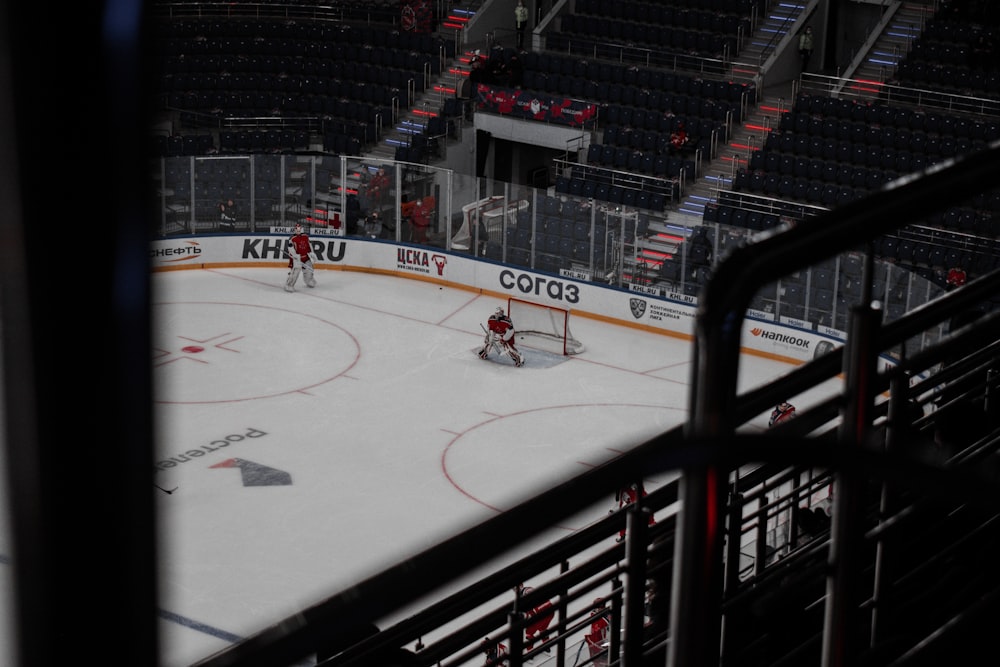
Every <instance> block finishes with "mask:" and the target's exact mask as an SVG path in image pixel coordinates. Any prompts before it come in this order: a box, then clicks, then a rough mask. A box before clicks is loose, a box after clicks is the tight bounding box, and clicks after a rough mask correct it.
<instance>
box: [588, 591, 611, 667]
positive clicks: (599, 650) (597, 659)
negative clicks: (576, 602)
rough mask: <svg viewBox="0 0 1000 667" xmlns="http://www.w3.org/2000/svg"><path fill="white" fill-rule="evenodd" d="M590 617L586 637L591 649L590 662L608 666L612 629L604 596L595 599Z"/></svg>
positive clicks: (604, 666)
mask: <svg viewBox="0 0 1000 667" xmlns="http://www.w3.org/2000/svg"><path fill="white" fill-rule="evenodd" d="M590 619H591V620H590V632H588V633H587V634H586V635H585V637H584V639H586V641H587V650H588V651H590V664H592V665H594V667H607V665H608V633H609V632H610V630H611V622H610V621H609V620H608V609H607V607H606V606H605V605H604V600H603V599H602V598H597V599H596V600H594V609H593V611H591V612H590Z"/></svg>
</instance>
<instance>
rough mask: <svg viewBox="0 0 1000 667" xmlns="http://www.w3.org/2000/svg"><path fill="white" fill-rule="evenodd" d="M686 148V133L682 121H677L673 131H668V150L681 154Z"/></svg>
mask: <svg viewBox="0 0 1000 667" xmlns="http://www.w3.org/2000/svg"><path fill="white" fill-rule="evenodd" d="M687 148H688V133H687V128H686V127H685V125H684V121H678V122H677V125H676V126H675V127H674V131H673V132H671V133H670V152H671V153H674V154H676V155H683V154H684V152H685V151H686V150H687Z"/></svg>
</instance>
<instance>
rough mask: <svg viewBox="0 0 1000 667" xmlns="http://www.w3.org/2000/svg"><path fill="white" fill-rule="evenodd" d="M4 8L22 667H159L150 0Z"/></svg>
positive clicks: (15, 561) (15, 560) (12, 443)
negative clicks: (79, 666)
mask: <svg viewBox="0 0 1000 667" xmlns="http://www.w3.org/2000/svg"><path fill="white" fill-rule="evenodd" d="M3 12H4V16H3V18H4V19H5V20H4V21H3V22H2V23H3V25H4V26H5V30H7V32H8V35H6V36H5V37H8V38H9V40H7V41H5V42H4V43H5V44H7V43H9V44H10V53H9V55H10V59H9V63H10V71H11V73H12V75H11V77H10V78H9V79H6V78H5V79H4V85H5V87H6V88H7V89H6V90H4V92H3V95H4V99H5V100H10V103H11V104H12V105H13V107H14V112H15V118H14V127H15V130H16V138H15V141H12V142H11V144H9V146H13V147H16V150H17V151H18V159H17V165H16V168H12V169H11V170H10V171H9V172H7V175H9V176H11V181H10V182H16V183H17V184H18V187H19V189H20V196H19V197H18V199H20V200H21V201H22V202H24V204H25V205H24V210H23V217H22V220H21V226H22V228H23V238H24V251H25V255H24V272H25V275H24V279H25V286H26V289H27V297H28V299H27V311H26V312H25V313H24V315H25V317H24V319H22V320H20V321H17V322H14V321H11V322H8V321H7V319H6V318H5V319H4V329H5V330H6V329H7V328H8V327H14V326H16V327H18V328H19V330H20V331H21V332H23V334H24V335H27V336H30V341H31V348H30V349H23V350H20V351H18V353H19V354H23V355H24V356H23V358H21V359H19V360H18V362H17V372H18V374H19V375H20V377H19V378H18V384H17V385H16V386H10V385H8V386H7V388H6V390H5V392H4V393H5V395H6V398H5V400H9V399H10V398H11V397H12V395H13V394H14V393H15V392H16V393H22V392H23V393H24V395H23V396H18V397H17V398H16V400H17V401H18V402H21V404H22V405H23V406H27V407H29V409H31V410H33V413H26V414H24V415H19V416H18V419H19V420H21V419H24V420H25V421H24V422H21V423H19V424H18V428H17V431H16V432H12V433H11V434H10V440H9V441H8V446H9V447H10V448H11V450H12V452H14V455H13V456H12V457H11V458H10V463H11V470H10V485H9V487H8V488H10V489H11V493H12V497H13V508H12V509H13V513H14V516H13V519H12V524H13V533H14V542H15V544H14V546H13V554H12V559H11V560H12V567H13V568H14V572H15V577H14V578H15V580H16V582H17V591H16V598H17V599H16V603H17V604H16V614H17V625H16V627H17V629H18V650H19V653H20V659H19V662H18V664H19V666H20V667H49V666H51V665H69V664H73V663H75V662H78V661H79V660H80V655H81V654H83V653H86V652H87V650H88V648H89V647H92V646H93V645H94V638H95V637H99V636H105V635H106V634H107V631H108V628H115V636H116V639H115V642H114V647H113V648H111V649H109V650H108V651H106V652H105V653H106V655H102V657H101V658H100V661H101V662H102V663H104V664H107V665H112V666H114V665H123V666H124V665H129V666H131V667H145V666H150V667H152V666H154V665H156V664H158V658H159V655H158V654H159V650H158V641H157V633H156V628H157V616H156V611H157V610H156V564H155V529H156V516H155V497H154V494H159V493H160V492H159V491H157V490H156V489H155V487H154V486H153V481H152V470H153V467H152V466H153V433H152V430H153V429H152V396H151V394H152V391H151V381H150V373H151V371H150V366H151V363H150V342H151V341H150V330H149V302H150V298H149V292H148V290H149V268H148V255H149V238H148V231H149V229H150V228H151V225H152V224H153V222H154V221H153V220H151V219H150V217H151V216H150V215H149V209H150V207H149V201H150V195H151V192H150V188H149V183H147V182H146V181H147V179H146V178H145V174H146V173H147V172H146V170H147V168H148V162H149V161H148V156H147V154H146V153H145V151H144V150H143V148H144V147H145V146H147V145H148V142H147V136H148V135H147V130H148V125H147V122H146V121H147V118H146V116H147V113H146V112H147V110H148V104H147V102H148V100H147V95H146V91H145V89H144V86H145V85H146V83H147V82H150V81H153V80H155V77H153V76H150V72H148V71H143V68H144V67H146V66H148V64H149V62H148V60H147V57H148V56H149V55H150V54H149V53H148V52H144V49H148V48H149V47H148V44H149V42H148V41H147V40H145V39H143V36H142V32H143V25H142V24H143V19H144V15H143V4H142V3H141V2H139V1H138V0H115V1H114V2H98V3H71V4H67V5H60V6H59V7H58V11H57V13H58V18H57V19H56V18H55V17H54V15H53V13H54V12H56V8H54V7H52V6H50V5H46V4H40V3H29V2H24V3H5V4H4V9H3ZM40 40H42V41H44V42H45V43H46V44H48V45H49V46H48V47H47V48H39V45H40V43H41V42H40ZM4 55H5V56H6V55H7V54H4ZM68 71H71V72H72V78H73V80H75V81H78V82H79V85H81V86H83V87H84V88H83V90H84V92H85V95H83V96H82V97H81V98H80V103H79V104H77V103H71V104H63V103H59V102H58V101H57V100H55V99H54V98H53V97H52V96H51V95H48V94H46V93H44V92H40V91H44V90H48V89H50V88H51V87H52V86H55V85H62V84H61V83H59V82H62V83H65V81H66V76H67V72H68ZM82 100H85V102H83V101H82ZM5 145H7V144H6V142H5ZM7 166H11V165H7ZM14 174H16V176H14ZM60 174H68V176H65V177H59V175H60ZM5 180H6V176H5ZM86 237H90V238H91V239H99V245H100V252H97V253H90V252H87V251H85V250H82V249H83V248H84V247H86V246H87V245H88V242H87V241H85V238H86ZM70 248H76V249H77V250H79V252H77V251H71V250H69V249H70ZM0 300H4V301H6V295H4V298H3V299H0ZM72 300H82V301H83V302H84V303H85V304H86V305H85V308H86V316H85V317H82V318H80V317H75V316H73V315H72V311H67V310H66V308H68V304H69V302H70V301H72ZM5 352H8V351H7V350H5ZM9 352H13V350H9ZM5 366H6V363H5ZM5 370H6V369H5ZM5 381H7V380H5ZM28 420H31V421H33V424H32V423H29V422H28Z"/></svg>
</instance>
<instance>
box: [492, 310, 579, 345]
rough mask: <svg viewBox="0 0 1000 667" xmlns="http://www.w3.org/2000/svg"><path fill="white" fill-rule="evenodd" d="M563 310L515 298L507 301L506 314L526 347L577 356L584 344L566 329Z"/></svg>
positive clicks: (567, 317)
mask: <svg viewBox="0 0 1000 667" xmlns="http://www.w3.org/2000/svg"><path fill="white" fill-rule="evenodd" d="M569 313H570V311H569V310H567V309H566V308H560V307H558V306H548V305H544V304H540V303H532V302H531V301H525V300H524V299H518V298H517V297H513V296H512V297H509V298H508V299H507V314H508V315H509V316H510V319H511V320H512V321H513V322H514V331H515V332H516V335H517V340H518V341H522V340H523V341H525V345H527V346H528V347H533V348H536V349H539V350H545V351H547V352H555V353H556V354H580V353H581V352H583V350H584V347H583V343H581V342H580V341H579V340H577V339H576V338H575V337H574V336H573V332H571V331H570V328H569Z"/></svg>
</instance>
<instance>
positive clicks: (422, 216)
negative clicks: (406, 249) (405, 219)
mask: <svg viewBox="0 0 1000 667" xmlns="http://www.w3.org/2000/svg"><path fill="white" fill-rule="evenodd" d="M430 226H431V212H430V210H429V209H428V206H427V202H425V201H424V200H423V199H418V200H417V201H416V202H415V203H414V205H413V211H412V213H411V214H410V228H411V229H412V230H413V239H412V240H413V242H414V243H427V230H428V229H429V228H430Z"/></svg>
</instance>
